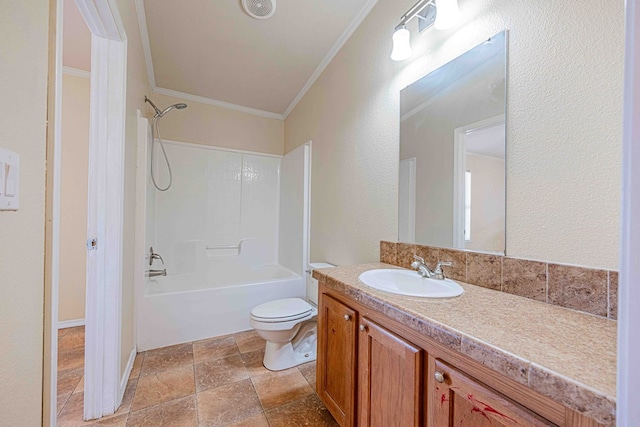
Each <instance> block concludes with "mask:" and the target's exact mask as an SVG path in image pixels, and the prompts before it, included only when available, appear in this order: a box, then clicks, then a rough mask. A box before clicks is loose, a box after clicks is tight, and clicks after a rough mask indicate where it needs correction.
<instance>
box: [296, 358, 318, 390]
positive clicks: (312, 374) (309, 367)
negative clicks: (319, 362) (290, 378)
mask: <svg viewBox="0 0 640 427" xmlns="http://www.w3.org/2000/svg"><path fill="white" fill-rule="evenodd" d="M298 370H299V371H300V373H301V374H302V376H303V377H304V379H306V380H307V382H308V383H309V385H310V386H311V388H312V389H313V391H316V362H309V363H305V364H303V365H299V366H298Z"/></svg>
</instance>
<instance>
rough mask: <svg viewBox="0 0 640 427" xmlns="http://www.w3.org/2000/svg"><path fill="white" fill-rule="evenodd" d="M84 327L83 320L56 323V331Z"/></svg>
mask: <svg viewBox="0 0 640 427" xmlns="http://www.w3.org/2000/svg"><path fill="white" fill-rule="evenodd" d="M78 326H84V319H72V320H62V321H60V322H58V329H67V328H76V327H78Z"/></svg>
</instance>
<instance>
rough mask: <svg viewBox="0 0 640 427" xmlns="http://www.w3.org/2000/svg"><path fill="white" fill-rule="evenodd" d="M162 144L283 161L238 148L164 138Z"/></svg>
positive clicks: (270, 155) (269, 155)
mask: <svg viewBox="0 0 640 427" xmlns="http://www.w3.org/2000/svg"><path fill="white" fill-rule="evenodd" d="M156 141H157V139H156ZM162 143H163V144H169V145H179V146H183V147H189V148H202V149H205V150H216V151H228V152H231V153H240V154H248V155H251V156H264V157H275V158H277V159H281V158H282V157H283V156H282V154H271V153H261V152H259V151H248V150H238V149H236V148H227V147H218V146H216V145H205V144H194V143H192V142H182V141H174V140H171V139H164V138H162Z"/></svg>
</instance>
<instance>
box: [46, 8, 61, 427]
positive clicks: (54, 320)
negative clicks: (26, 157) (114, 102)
mask: <svg viewBox="0 0 640 427" xmlns="http://www.w3.org/2000/svg"><path fill="white" fill-rule="evenodd" d="M63 17H64V2H63V1H60V0H59V1H57V2H56V40H55V49H56V51H55V81H54V83H53V84H54V85H55V95H54V96H55V101H54V135H53V139H54V140H53V174H52V175H53V176H52V179H53V182H52V183H51V185H52V187H53V191H52V192H53V197H52V201H51V203H52V209H51V307H49V309H50V310H51V319H50V320H51V330H50V333H51V349H50V360H49V363H50V365H49V369H50V371H51V384H50V389H49V415H48V416H47V415H46V414H43V418H44V419H45V420H46V419H47V417H48V420H49V422H48V424H49V425H50V426H51V427H55V426H56V420H57V414H58V404H57V401H58V305H59V298H60V218H61V216H60V183H61V178H60V173H61V170H60V169H61V165H62V72H63V71H62V70H63V65H62V59H63V51H62V49H63V43H62V41H63V32H62V28H63V24H64V19H63Z"/></svg>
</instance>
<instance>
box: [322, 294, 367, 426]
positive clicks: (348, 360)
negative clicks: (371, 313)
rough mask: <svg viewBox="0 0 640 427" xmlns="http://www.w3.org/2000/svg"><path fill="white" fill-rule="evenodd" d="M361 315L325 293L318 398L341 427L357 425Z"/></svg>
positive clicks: (323, 297)
mask: <svg viewBox="0 0 640 427" xmlns="http://www.w3.org/2000/svg"><path fill="white" fill-rule="evenodd" d="M357 331H358V313H356V311H355V310H353V309H351V308H350V307H348V306H346V305H345V304H343V303H341V302H340V301H338V300H336V299H334V298H332V297H330V296H329V295H326V294H323V295H322V296H321V298H320V307H319V315H318V350H319V351H318V358H317V362H316V369H317V373H316V380H317V381H316V388H317V392H318V396H320V398H321V399H322V401H323V402H324V404H325V406H326V407H327V409H328V410H329V412H331V414H332V415H333V417H334V418H335V419H336V421H337V422H338V424H340V426H342V427H351V426H354V425H355V424H354V423H355V408H356V394H355V393H356V372H357V369H356V363H357V356H358V354H357Z"/></svg>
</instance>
